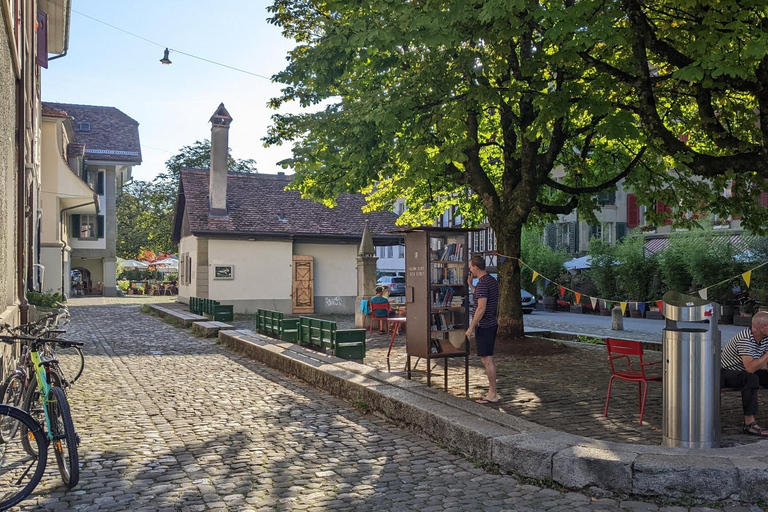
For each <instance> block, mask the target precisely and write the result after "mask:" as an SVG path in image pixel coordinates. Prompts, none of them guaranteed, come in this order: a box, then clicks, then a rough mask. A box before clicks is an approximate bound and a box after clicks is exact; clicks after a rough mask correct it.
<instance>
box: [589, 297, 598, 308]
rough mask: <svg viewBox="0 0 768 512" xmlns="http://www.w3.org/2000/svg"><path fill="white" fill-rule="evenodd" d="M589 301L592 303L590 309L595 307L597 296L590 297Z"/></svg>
mask: <svg viewBox="0 0 768 512" xmlns="http://www.w3.org/2000/svg"><path fill="white" fill-rule="evenodd" d="M589 301H590V302H591V303H592V309H595V307H596V306H597V297H590V298H589Z"/></svg>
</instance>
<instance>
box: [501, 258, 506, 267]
mask: <svg viewBox="0 0 768 512" xmlns="http://www.w3.org/2000/svg"><path fill="white" fill-rule="evenodd" d="M505 261H507V257H506V256H502V257H501V264H502V265H503V264H504V262H505Z"/></svg>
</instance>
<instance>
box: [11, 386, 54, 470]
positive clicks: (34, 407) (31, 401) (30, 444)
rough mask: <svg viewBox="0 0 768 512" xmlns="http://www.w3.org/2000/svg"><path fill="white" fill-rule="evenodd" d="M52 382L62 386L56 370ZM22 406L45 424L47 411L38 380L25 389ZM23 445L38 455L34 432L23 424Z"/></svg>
mask: <svg viewBox="0 0 768 512" xmlns="http://www.w3.org/2000/svg"><path fill="white" fill-rule="evenodd" d="M51 384H52V385H53V386H58V387H61V377H59V376H58V375H57V374H56V373H55V372H51ZM21 408H22V409H23V410H24V412H27V413H29V415H30V416H32V417H33V418H34V419H35V420H37V421H38V422H39V423H40V424H41V425H45V411H44V410H43V401H42V400H41V399H40V391H39V390H38V386H37V381H36V380H33V381H32V382H30V383H29V385H28V386H27V389H26V390H24V399H23V400H22V402H21ZM20 434H21V445H22V446H23V447H24V449H25V450H26V451H27V453H28V454H30V455H32V456H33V457H34V456H37V452H36V451H35V450H36V449H37V448H36V444H35V439H34V437H35V436H34V432H30V431H28V430H27V429H26V428H25V427H24V425H22V426H21V431H20Z"/></svg>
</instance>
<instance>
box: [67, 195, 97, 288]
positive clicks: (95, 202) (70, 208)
mask: <svg viewBox="0 0 768 512" xmlns="http://www.w3.org/2000/svg"><path fill="white" fill-rule="evenodd" d="M89 204H95V205H96V213H99V200H98V198H96V196H94V198H93V201H91V202H89V203H83V204H78V205H77V206H70V207H68V208H62V209H61V210H59V242H61V296H62V297H64V300H66V299H67V297H66V294H65V293H64V278H65V274H66V272H64V270H65V265H64V256H65V254H66V252H67V244H66V242H64V213H65V212H67V211H69V210H74V209H75V208H82V207H83V206H88V205H89Z"/></svg>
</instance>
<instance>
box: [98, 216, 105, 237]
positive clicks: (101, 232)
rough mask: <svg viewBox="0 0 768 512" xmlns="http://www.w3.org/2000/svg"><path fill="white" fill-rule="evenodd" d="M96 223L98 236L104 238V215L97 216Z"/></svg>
mask: <svg viewBox="0 0 768 512" xmlns="http://www.w3.org/2000/svg"><path fill="white" fill-rule="evenodd" d="M96 225H97V227H98V233H97V235H96V237H97V238H104V216H103V215H99V216H98V217H96Z"/></svg>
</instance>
